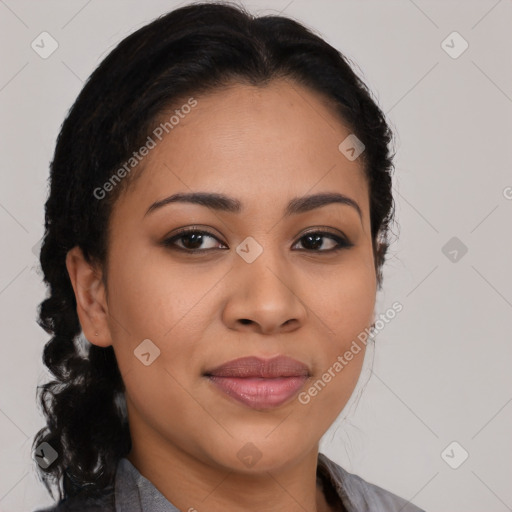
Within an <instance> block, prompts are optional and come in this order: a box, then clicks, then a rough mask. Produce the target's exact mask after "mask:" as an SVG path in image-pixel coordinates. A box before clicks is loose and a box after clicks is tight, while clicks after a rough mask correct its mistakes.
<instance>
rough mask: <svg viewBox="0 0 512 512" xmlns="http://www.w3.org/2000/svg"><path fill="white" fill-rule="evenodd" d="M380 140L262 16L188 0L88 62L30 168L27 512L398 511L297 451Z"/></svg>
mask: <svg viewBox="0 0 512 512" xmlns="http://www.w3.org/2000/svg"><path fill="white" fill-rule="evenodd" d="M390 142H391V131H390V129H389V127H388V125H387V124H386V121H385V119H384V116H383V114H382V112H381V110H380V109H379V107H378V106H377V105H376V104H375V103H374V101H373V100H372V99H371V96H370V94H369V92H368V90H367V88H366V86H365V85H364V84H363V83H362V82H361V81H360V80H359V79H358V78H357V77H356V75H355V74H354V73H353V71H352V70H351V68H350V66H349V65H348V63H347V62H346V60H345V58H344V57H343V56H342V55H341V54H340V53H339V52H338V51H336V50H335V49H334V48H332V47H331V46H329V45H328V44H327V43H326V42H324V41H323V40H322V39H321V38H319V37H318V36H316V35H314V34H313V33H311V32H310V31H308V30H307V29H306V28H304V27H303V26H302V25H300V24H298V23H297V22H295V21H292V20H290V19H287V18H284V17H279V16H269V17H259V18H258V17H253V16H251V15H250V14H248V13H247V12H245V11H244V10H243V9H241V8H239V7H234V6H228V5H222V4H214V3H205V4H195V5H189V6H186V7H182V8H180V9H177V10H175V11H173V12H170V13H169V14H167V15H165V16H163V17H161V18H159V19H157V20H155V21H154V22H152V23H150V24H148V25H147V26H145V27H143V28H141V29H140V30H138V31H137V32H135V33H134V34H132V35H130V36H129V37H127V38H126V39H125V40H124V41H122V42H121V43H120V44H119V45H118V46H117V48H115V49H114V50H113V51H112V52H111V53H110V55H108V57H107V58H106V59H105V60H104V61H103V62H102V63H101V65H100V66H99V67H98V69H96V71H95V72H94V73H93V74H92V75H91V77H90V79H89V80H88V82H87V84H86V85H85V87H84V89H83V90H82V92H81V93H80V95H79V97H78V99H77V100H76V102H75V104H74V105H73V107H72V109H71V110H70V112H69V114H68V116H67V119H66V120H65V122H64V124H63V126H62V129H61V133H60V135H59V138H58V141H57V146H56V150H55V155H54V159H53V161H52V165H51V176H50V180H51V187H50V195H49V198H48V200H47V203H46V223H45V227H46V232H45V237H44V242H43V245H42V249H41V255H40V258H41V266H42V269H43V272H44V276H45V282H46V283H47V284H48V286H49V288H50V291H51V294H50V296H49V297H48V298H47V299H46V300H45V301H44V302H43V303H42V304H41V308H40V324H41V326H42V327H43V328H45V329H46V330H47V332H49V333H50V334H52V338H51V340H50V341H49V342H48V344H47V345H46V347H45V350H44V362H45V364H46V365H47V366H48V368H49V369H50V370H51V371H52V373H53V374H54V375H55V377H56V379H57V380H55V381H53V382H50V383H48V384H46V385H45V386H43V392H42V393H41V397H40V400H41V404H42V406H43V408H44V412H45V414H46V416H47V427H46V428H45V429H42V430H41V431H40V432H39V433H38V435H37V436H36V438H35V439H34V444H33V448H34V451H35V458H36V460H37V461H38V463H39V468H40V471H41V474H42V476H43V478H44V481H45V484H46V486H47V488H48V489H49V490H50V482H53V483H56V484H57V485H58V488H59V500H60V501H59V504H58V505H56V506H55V507H52V508H50V509H47V510H52V511H71V510H80V511H82V512H83V511H84V510H110V511H116V512H132V511H141V512H142V511H144V512H148V511H150V510H151V511H154V510H157V511H167V512H170V511H176V510H188V511H193V510H197V511H199V512H201V511H202V510H208V511H209V512H215V511H221V510H222V511H226V510H229V511H234V510H244V511H247V510H254V511H256V510H258V511H260V510H267V511H271V510H279V511H283V510H286V511H299V510H300V511H304V510H308V511H318V512H326V511H334V510H344V511H350V512H353V511H369V510H371V511H377V510H378V511H398V510H401V511H404V512H405V511H419V510H420V509H418V508H417V507H415V506H414V505H412V504H411V503H409V502H407V501H406V500H404V499H402V498H400V497H398V496H396V495H394V494H392V493H390V492H388V491H386V490H384V489H382V488H380V487H378V486H375V485H373V484H371V483H369V482H366V481H364V480H363V479H362V478H360V477H358V476H357V475H354V474H351V473H348V472H347V471H346V470H344V469H343V468H341V467H340V466H339V465H337V464H335V463H334V462H333V461H331V460H330V459H328V458H327V457H326V456H325V455H323V454H319V452H318V447H319V441H320V439H321V437H322V435H323V434H324V433H325V432H326V431H327V429H328V428H329V426H330V425H331V424H332V423H333V422H334V420H335V419H336V417H337V416H338V415H339V414H340V412H341V411H342V410H343V408H344V406H345V404H346V403H347V402H348V400H349V398H350V396H351V394H352V392H353V390H354V388H355V386H356V383H357V380H358V378H359V375H360V372H361V367H362V364H363V360H364V354H365V343H364V342H362V341H363V340H365V338H364V336H361V334H362V333H365V332H368V329H369V328H371V324H372V321H373V318H374V306H375V298H376V292H377V290H378V289H379V288H380V287H381V284H382V274H381V269H382V265H383V263H384V258H385V254H386V250H387V247H388V241H387V233H388V226H389V223H390V222H391V220H392V218H393V198H392V193H391V169H392V160H391V158H392V157H391V155H390V151H389V145H390ZM82 333H83V335H84V337H85V338H86V340H85V341H86V343H85V345H81V344H80V340H81V338H80V335H81V334H82ZM87 340H88V341H87ZM89 342H90V343H89ZM356 347H357V348H356ZM50 492H51V491H50Z"/></svg>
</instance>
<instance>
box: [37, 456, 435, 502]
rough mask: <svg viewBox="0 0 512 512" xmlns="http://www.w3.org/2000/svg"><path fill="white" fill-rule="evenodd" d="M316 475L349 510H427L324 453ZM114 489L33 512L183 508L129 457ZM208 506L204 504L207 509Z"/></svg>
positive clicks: (122, 463)
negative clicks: (151, 480) (368, 479)
mask: <svg viewBox="0 0 512 512" xmlns="http://www.w3.org/2000/svg"><path fill="white" fill-rule="evenodd" d="M317 475H318V479H319V480H318V481H319V482H320V483H321V485H322V487H323V489H324V494H325V495H326V499H327V501H328V502H330V503H334V501H336V500H338V502H339V501H341V502H342V503H343V506H344V507H345V509H346V510H347V512H425V511H424V510H422V509H420V508H418V507H416V506H415V505H413V504H412V503H410V502H409V501H406V500H405V499H403V498H400V497H399V496H397V495H395V494H393V493H391V492H389V491H386V490H385V489H382V488H381V487H378V486H376V485H374V484H371V483H369V482H366V481H365V480H363V479H362V478H361V477H359V476H357V475H355V474H353V473H349V472H348V471H346V470H345V469H343V468H342V467H341V466H339V465H338V464H336V463H335V462H333V461H332V460H330V459H329V458H328V457H327V456H326V455H324V454H322V453H319V454H318V469H317ZM114 490H115V492H113V490H112V489H110V490H109V491H108V492H106V493H105V494H104V495H103V496H102V497H98V498H79V497H74V498H72V499H70V500H63V501H61V502H60V503H59V504H57V505H54V506H53V507H51V508H47V509H44V510H42V509H41V510H36V511H34V512H180V510H179V509H178V508H176V507H175V506H174V505H173V504H172V503H170V502H169V501H168V500H167V498H165V496H164V495H163V494H162V493H161V492H160V491H159V490H158V489H157V488H156V487H155V486H154V485H153V484H152V483H151V482H150V481H149V480H148V479H147V478H145V477H144V476H142V475H141V474H140V472H139V471H138V470H137V468H136V467H135V466H134V465H133V464H132V463H131V462H130V461H129V460H128V459H126V458H122V459H121V460H120V461H119V463H118V466H117V471H116V477H115V482H114ZM332 506H333V507H335V508H336V506H335V505H332ZM338 506H339V505H338ZM207 510H208V507H207V506H205V507H204V512H207ZM182 512H187V511H182ZM199 512H203V511H202V510H201V511H199Z"/></svg>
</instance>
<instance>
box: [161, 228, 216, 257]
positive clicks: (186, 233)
mask: <svg viewBox="0 0 512 512" xmlns="http://www.w3.org/2000/svg"><path fill="white" fill-rule="evenodd" d="M208 239H211V240H217V242H218V243H220V244H221V245H222V242H220V241H219V240H218V239H217V237H215V236H213V235H212V234H211V233H209V232H208V231H201V230H198V229H187V230H183V231H181V232H180V233H178V234H177V235H174V236H172V237H170V238H167V239H165V240H164V241H163V242H162V243H163V245H164V246H166V247H170V248H172V249H178V250H182V251H187V252H205V251H208V250H210V249H215V247H214V246H213V247H204V245H203V244H205V243H206V242H207V241H208ZM177 242H180V243H181V245H180V244H178V243H177ZM209 245H212V242H209ZM213 245H215V244H213ZM201 247H202V248H201Z"/></svg>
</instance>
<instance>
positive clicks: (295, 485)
mask: <svg viewBox="0 0 512 512" xmlns="http://www.w3.org/2000/svg"><path fill="white" fill-rule="evenodd" d="M138 439H140V437H138ZM147 441H148V440H147V438H146V439H145V441H144V445H143V446H139V445H138V444H137V443H136V442H135V443H133V442H132V450H131V452H130V453H129V455H128V456H127V458H128V460H129V461H130V462H131V463H132V464H133V465H134V466H135V467H136V468H137V470H138V471H139V472H140V473H141V474H142V475H143V476H144V477H145V478H147V479H148V480H149V481H151V483H152V484H153V485H154V486H155V487H156V488H157V489H158V490H159V491H160V492H161V493H162V494H163V495H164V496H165V498H166V499H167V500H168V501H169V502H171V503H172V504H173V505H174V506H175V507H177V508H178V509H180V510H186V511H189V512H194V511H197V512H202V511H204V510H208V512H225V511H226V510H229V511H233V512H235V511H247V512H253V511H254V512H256V511H258V512H272V511H282V510H286V511H288V512H304V511H308V512H329V511H331V508H330V507H329V506H328V504H327V502H326V500H325V496H324V494H323V491H322V488H321V486H319V485H317V478H316V468H317V458H318V445H316V446H315V447H314V449H312V450H311V451H310V452H309V453H307V454H306V455H305V456H304V457H302V458H301V459H300V460H293V461H290V462H289V463H288V464H287V465H286V466H284V467H281V468H279V469H278V470H272V471H261V472H250V473H240V472H235V471H232V470H230V469H227V468H222V467H219V466H215V465H214V464H208V463H205V462H204V461H200V460H198V459H197V458H194V457H191V456H190V455H189V454H187V453H185V452H183V451H182V450H181V449H179V448H177V447H175V446H173V447H170V448H169V447H168V446H166V450H165V451H163V450H161V449H159V450H156V449H155V450H153V449H151V447H152V446H158V444H152V443H148V442H147ZM160 447H161V445H160Z"/></svg>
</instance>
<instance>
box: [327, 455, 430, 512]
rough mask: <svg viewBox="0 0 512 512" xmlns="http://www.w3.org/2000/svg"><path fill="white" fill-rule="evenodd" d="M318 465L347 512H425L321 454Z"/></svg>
mask: <svg viewBox="0 0 512 512" xmlns="http://www.w3.org/2000/svg"><path fill="white" fill-rule="evenodd" d="M319 463H320V464H322V465H323V466H325V467H326V468H327V469H328V471H329V473H330V475H331V479H332V484H333V485H334V486H335V487H336V490H337V491H338V494H339V496H340V498H341V499H342V500H343V502H344V504H346V506H347V507H348V510H349V512H352V511H353V512H356V511H357V512H370V511H374V510H380V511H382V512H425V511H424V510H422V509H420V508H418V507H417V506H416V505H413V504H412V503H411V502H410V501H407V500H406V499H404V498H401V497H400V496H397V495H396V494H393V493H392V492H390V491H387V490H386V489H383V488H382V487H379V486H378V485H375V484H372V483H370V482H367V481H366V480H364V479H363V478H361V477H360V476H358V475H355V474H354V473H349V472H348V471H347V470H345V469H344V468H342V467H341V466H339V465H338V464H336V463H335V462H334V461H332V460H330V459H329V458H328V457H327V456H326V455H324V454H323V453H320V454H319Z"/></svg>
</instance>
